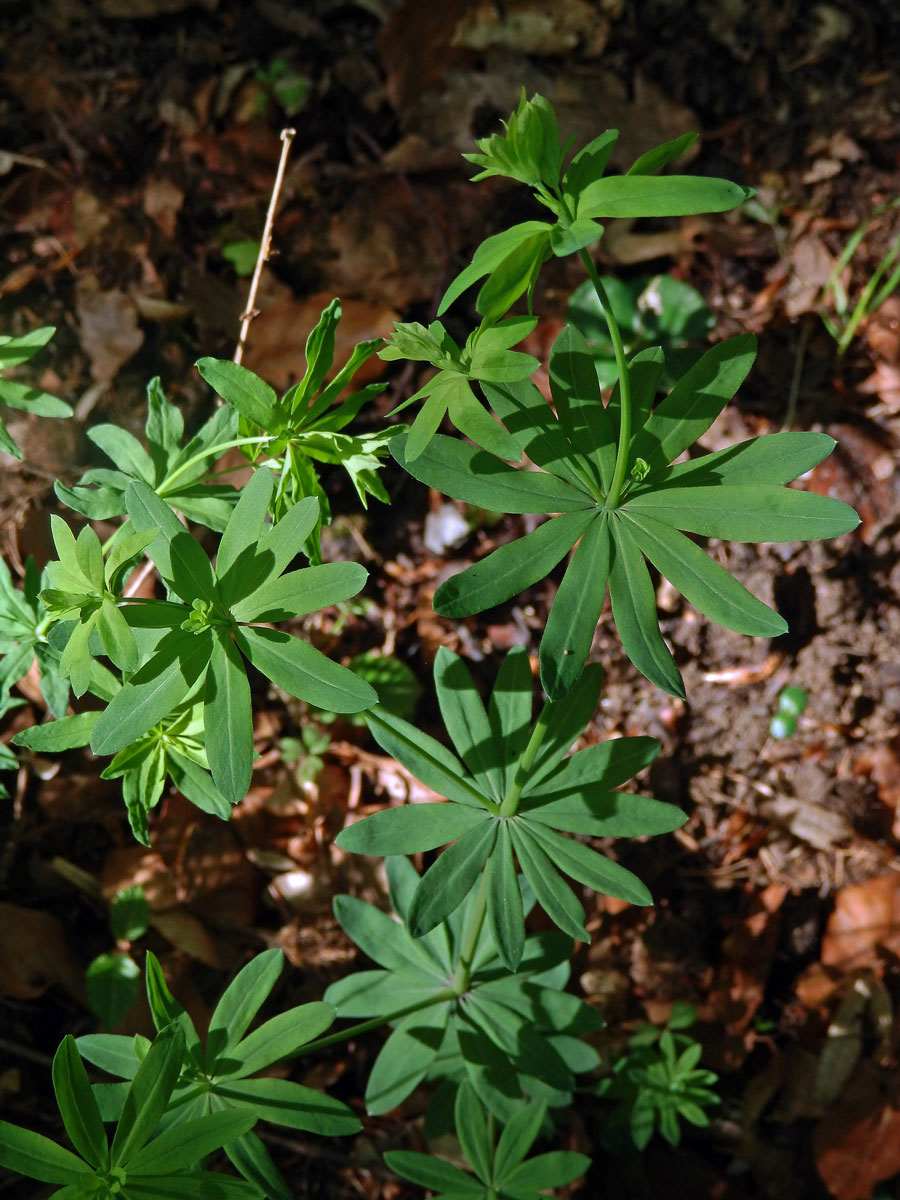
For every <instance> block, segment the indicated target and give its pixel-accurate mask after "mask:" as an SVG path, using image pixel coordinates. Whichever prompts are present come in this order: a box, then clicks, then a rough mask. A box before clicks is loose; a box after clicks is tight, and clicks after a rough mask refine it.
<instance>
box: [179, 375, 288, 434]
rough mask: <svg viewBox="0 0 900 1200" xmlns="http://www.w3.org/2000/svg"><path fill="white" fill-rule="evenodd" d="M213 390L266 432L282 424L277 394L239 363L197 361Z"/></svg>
mask: <svg viewBox="0 0 900 1200" xmlns="http://www.w3.org/2000/svg"><path fill="white" fill-rule="evenodd" d="M194 366H195V367H196V368H197V370H198V371H199V372H200V374H201V375H202V376H203V378H204V379H205V380H206V382H207V383H208V384H209V386H210V387H211V388H212V389H213V391H214V392H215V393H216V394H217V395H219V396H221V397H222V399H223V400H226V401H227V402H228V403H229V404H230V405H231V406H232V408H236V409H237V411H238V412H239V413H240V414H241V416H244V417H246V418H247V420H248V421H252V422H253V424H254V425H259V426H260V428H261V429H264V430H265V431H266V432H267V433H271V432H274V431H275V429H276V428H277V427H278V426H279V424H280V421H279V417H278V397H277V396H276V395H275V393H274V392H273V391H272V389H271V388H270V387H269V385H268V384H267V383H263V381H262V380H261V379H260V378H259V376H258V375H254V374H253V372H252V371H248V370H247V368H246V367H242V366H240V365H239V364H238V363H233V362H229V361H228V360H227V359H221V358H201V359H198V361H197V362H196V363H195V364H194Z"/></svg>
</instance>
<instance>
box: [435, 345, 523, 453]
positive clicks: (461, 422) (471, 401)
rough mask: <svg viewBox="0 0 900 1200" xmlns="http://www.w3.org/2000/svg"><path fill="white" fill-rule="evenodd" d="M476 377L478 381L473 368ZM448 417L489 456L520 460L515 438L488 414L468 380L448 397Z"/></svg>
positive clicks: (498, 374)
mask: <svg viewBox="0 0 900 1200" xmlns="http://www.w3.org/2000/svg"><path fill="white" fill-rule="evenodd" d="M523 357H524V355H523ZM535 361H537V360H535ZM535 369H536V368H535ZM485 373H487V372H485ZM493 374H494V376H495V378H496V377H497V376H500V375H502V374H503V372H502V371H495V372H493ZM519 375H521V372H519ZM473 378H475V374H474V369H473ZM498 382H502V380H498ZM447 414H448V416H449V417H450V420H451V421H452V422H453V424H454V425H455V426H456V428H457V429H458V430H459V432H460V433H462V434H465V436H466V437H467V438H471V439H472V441H473V442H476V443H477V444H478V445H479V446H481V447H482V448H483V449H484V450H487V452H488V453H489V454H495V455H497V456H498V457H499V458H512V459H517V458H518V457H519V455H520V450H519V447H518V444H517V442H516V440H515V438H513V437H511V436H510V435H509V434H508V433H507V432H506V430H505V429H504V428H503V426H502V425H498V424H497V422H496V421H495V420H494V418H493V417H491V416H490V415H489V414H488V413H486V412H485V410H484V409H483V408H482V406H481V404H479V402H478V400H476V398H475V394H474V392H473V391H472V388H471V386H470V384H469V383H467V382H466V380H464V379H461V380H460V386H459V387H456V388H454V389H453V391H452V392H450V394H449V395H448V397H447Z"/></svg>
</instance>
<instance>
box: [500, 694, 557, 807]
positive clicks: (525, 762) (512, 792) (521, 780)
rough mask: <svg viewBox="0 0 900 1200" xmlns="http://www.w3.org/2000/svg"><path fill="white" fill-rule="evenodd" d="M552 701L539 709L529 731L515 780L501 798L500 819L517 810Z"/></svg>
mask: <svg viewBox="0 0 900 1200" xmlns="http://www.w3.org/2000/svg"><path fill="white" fill-rule="evenodd" d="M552 703H553V702H552V700H548V701H547V702H546V703H545V704H544V707H543V708H542V709H541V712H540V715H539V717H538V719H537V720H536V721H535V723H534V729H532V731H531V737H530V738H529V739H528V745H527V746H526V747H525V753H524V754H523V755H522V757H521V759H520V760H519V765H518V767H517V768H516V774H515V778H514V779H513V781H512V783H511V784H510V787H509V790H508V791H507V793H506V795H505V796H504V797H503V803H502V804H501V805H500V816H501V817H514V816H515V815H516V812H517V811H518V808H519V800H520V799H521V797H522V789H523V788H524V787H525V784H526V783H527V782H528V776H529V775H530V774H531V768H532V767H533V766H534V760H535V758H536V757H537V752H538V750H540V748H541V745H542V744H543V741H544V738H545V737H546V736H547V727H548V723H549V720H550V705H551V704H552Z"/></svg>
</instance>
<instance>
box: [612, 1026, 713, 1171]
mask: <svg viewBox="0 0 900 1200" xmlns="http://www.w3.org/2000/svg"><path fill="white" fill-rule="evenodd" d="M696 1019H697V1013H696V1010H695V1009H694V1007H693V1005H691V1004H683V1003H681V1004H676V1005H674V1007H673V1009H672V1013H671V1016H670V1017H669V1019H668V1021H667V1022H666V1024H665V1026H663V1028H661V1029H660V1028H658V1027H657V1026H655V1025H642V1026H641V1027H640V1028H639V1029H638V1030H637V1032H636V1033H634V1034H633V1035H632V1036H631V1037H630V1038H629V1039H628V1051H627V1053H625V1054H622V1055H620V1056H619V1057H618V1058H617V1059H616V1061H615V1063H614V1064H613V1068H612V1072H611V1073H610V1074H609V1075H607V1076H606V1077H605V1078H604V1079H602V1080H601V1081H600V1083H599V1084H598V1086H597V1095H598V1096H602V1097H603V1098H604V1099H605V1100H614V1101H616V1107H615V1108H614V1109H613V1112H612V1116H611V1118H610V1120H609V1122H608V1123H607V1124H606V1125H605V1127H604V1141H605V1142H606V1144H607V1145H608V1146H609V1147H610V1148H611V1149H614V1148H616V1147H618V1146H620V1145H621V1144H622V1136H621V1135H622V1134H623V1133H626V1134H627V1136H628V1137H629V1138H630V1140H631V1142H632V1144H633V1145H634V1146H635V1148H636V1149H638V1150H643V1149H644V1147H645V1146H646V1145H647V1143H648V1142H649V1141H650V1139H651V1138H652V1137H653V1134H654V1132H655V1131H657V1130H658V1131H659V1133H660V1134H661V1136H662V1137H663V1138H665V1140H666V1141H667V1142H668V1143H669V1144H670V1145H672V1146H677V1145H678V1144H679V1142H680V1141H681V1122H682V1121H687V1122H688V1124H690V1125H698V1126H705V1125H708V1124H709V1118H708V1117H707V1115H706V1110H707V1109H708V1108H712V1107H714V1106H715V1105H716V1104H718V1103H719V1097H718V1096H717V1095H716V1093H715V1092H714V1091H713V1090H712V1088H713V1087H714V1086H715V1084H716V1082H717V1080H718V1076H717V1075H716V1073H715V1072H714V1071H708V1070H705V1069H704V1068H702V1067H700V1066H698V1063H699V1062H700V1057H701V1055H702V1053H703V1047H702V1046H701V1045H700V1043H699V1042H697V1041H695V1040H694V1039H693V1038H692V1037H691V1036H690V1034H687V1033H684V1032H682V1031H683V1030H685V1029H688V1028H689V1027H690V1026H691V1025H693V1024H694V1022H695V1021H696Z"/></svg>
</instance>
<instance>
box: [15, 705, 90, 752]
mask: <svg viewBox="0 0 900 1200" xmlns="http://www.w3.org/2000/svg"><path fill="white" fill-rule="evenodd" d="M99 716H100V714H99V713H98V712H85V713H76V714H75V715H74V716H71V717H63V718H62V720H60V721H49V722H47V724H46V725H30V726H29V727H28V728H27V729H21V730H19V732H18V733H17V734H15V735H14V736H13V737H12V738H11V739H10V740H11V741H12V744H13V745H14V746H25V747H27V748H28V749H29V750H36V751H37V752H38V753H39V754H59V753H61V752H62V751H64V750H73V749H75V748H76V747H78V746H86V745H87V744H88V742H89V741H90V737H91V730H92V729H93V728H94V725H95V723H96V721H97V718H98V717H99Z"/></svg>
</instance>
